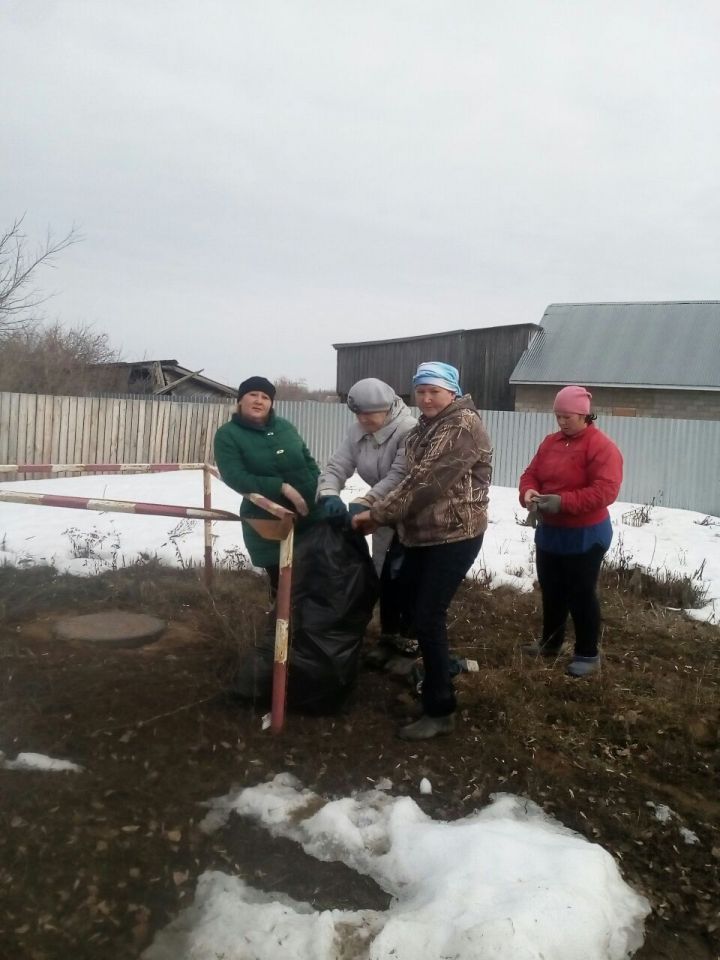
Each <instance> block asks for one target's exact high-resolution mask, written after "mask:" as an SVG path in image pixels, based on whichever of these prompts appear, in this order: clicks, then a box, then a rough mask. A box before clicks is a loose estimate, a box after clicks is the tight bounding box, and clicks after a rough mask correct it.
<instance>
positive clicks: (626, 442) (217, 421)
mask: <svg viewBox="0 0 720 960" xmlns="http://www.w3.org/2000/svg"><path fill="white" fill-rule="evenodd" d="M234 406H235V405H234V403H233V402H231V401H229V402H224V403H215V402H211V401H193V402H188V401H183V402H175V401H171V400H159V399H153V398H149V399H135V398H131V397H127V398H116V397H48V396H35V395H34V394H25V393H0V464H14V463H56V464H67V463H118V464H120V463H203V462H210V463H211V462H212V460H213V455H212V453H213V450H212V448H213V438H214V436H215V431H216V430H217V428H218V427H219V426H221V425H222V424H223V423H225V422H226V421H227V420H228V419H229V418H230V416H231V415H232V413H233V410H234ZM275 408H276V410H277V412H278V413H279V414H280V416H283V417H286V418H287V419H288V420H290V422H291V423H294V424H295V426H296V427H297V429H298V430H299V432H300V434H301V436H302V437H303V438H304V440H305V442H306V443H307V445H308V447H309V448H310V450H311V452H312V454H313V456H314V457H315V459H316V460H317V462H318V463H319V464H320V465H321V466H324V465H325V464H326V463H327V460H328V458H329V456H330V455H331V453H332V452H333V450H335V449H336V448H337V446H338V444H339V443H340V441H341V440H342V438H343V436H344V434H345V432H346V430H347V428H348V426H349V425H350V424H351V423H352V422H353V419H354V418H353V415H352V414H351V413H350V411H349V410H348V408H347V407H346V406H345V405H344V404H341V403H319V402H317V401H305V402H300V401H280V402H278V403H276V404H275ZM481 414H482V416H483V418H484V420H485V422H486V425H487V427H488V429H489V432H490V436H491V438H492V441H493V445H494V447H495V453H494V457H493V481H494V482H495V483H496V484H498V485H500V486H515V484H516V483H517V481H518V477H519V476H520V473H521V471H522V470H523V469H524V467H525V465H526V464H527V463H528V462H529V460H530V458H531V457H532V455H533V453H534V452H535V449H536V448H537V445H538V443H539V442H540V441H541V440H542V438H543V437H544V436H545V434H547V433H549V432H550V431H552V430H554V429H556V427H555V422H554V419H553V417H552V414H551V413H547V414H541V413H514V412H512V411H507V410H500V411H498V410H485V411H481ZM599 426H600V427H601V428H602V430H604V431H605V432H606V433H608V434H609V435H610V436H611V437H612V438H613V440H615V441H616V442H617V444H618V445H619V447H620V449H621V450H622V453H623V456H624V458H625V480H624V483H623V486H622V489H621V491H620V499H621V500H626V501H630V502H633V503H649V502H651V501H653V502H655V503H658V504H660V505H662V506H667V507H682V508H685V509H689V510H698V511H700V512H703V513H707V514H712V515H714V516H719V515H720V480H719V478H718V463H720V422H718V421H712V420H659V419H651V418H645V417H605V416H603V417H602V418H601V420H600V423H599ZM55 476H62V474H55ZM16 478H17V479H25V477H24V476H20V475H15V476H11V475H5V476H4V477H0V480H1V479H16Z"/></svg>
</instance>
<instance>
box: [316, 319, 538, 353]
mask: <svg viewBox="0 0 720 960" xmlns="http://www.w3.org/2000/svg"><path fill="white" fill-rule="evenodd" d="M508 327H514V328H516V329H519V328H525V329H535V330H537V329H539V326H538V324H537V323H498V324H495V325H494V326H492V327H472V328H471V329H470V330H465V329H461V330H439V331H438V332H437V333H421V334H418V335H417V336H416V335H410V336H407V337H393V338H391V339H390V340H359V341H356V342H348V343H334V344H333V347H334V348H335V349H336V350H338V349H340V348H342V347H370V346H375V345H376V344H383V343H410V342H413V343H414V342H415V341H416V340H430V339H432V338H435V337H452V336H455V335H456V334H458V333H490V332H491V331H492V330H507V329H508Z"/></svg>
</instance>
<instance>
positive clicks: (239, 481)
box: [215, 377, 320, 595]
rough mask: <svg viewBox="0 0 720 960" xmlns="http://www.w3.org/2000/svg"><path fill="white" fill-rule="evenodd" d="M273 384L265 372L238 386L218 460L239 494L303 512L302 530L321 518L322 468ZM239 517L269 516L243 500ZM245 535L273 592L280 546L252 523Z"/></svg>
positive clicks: (219, 438)
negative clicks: (279, 410)
mask: <svg viewBox="0 0 720 960" xmlns="http://www.w3.org/2000/svg"><path fill="white" fill-rule="evenodd" d="M274 399H275V387H274V386H273V384H272V383H270V381H269V380H267V379H266V378H265V377H249V378H248V379H247V380H244V381H243V382H242V383H241V384H240V387H239V389H238V405H237V411H236V412H235V413H234V414H233V415H232V418H231V419H230V420H229V421H228V422H227V423H225V424H223V426H222V427H220V429H219V430H218V431H217V433H216V434H215V462H216V463H217V466H218V470H219V471H220V476H221V477H222V479H223V481H224V482H225V483H226V484H227V485H228V486H229V487H231V488H232V489H233V490H236V491H237V492H238V493H242V494H247V493H261V494H262V495H263V496H265V497H267V498H268V499H269V500H274V501H275V503H279V504H281V505H282V506H284V507H288V508H289V509H292V510H295V511H296V512H297V513H298V514H299V515H300V517H301V520H300V521H299V523H298V525H297V527H296V529H297V530H298V531H302V529H303V528H304V527H306V526H307V525H308V524H309V523H310V522H312V521H313V520H315V519H317V517H316V516H315V513H317V509H318V508H317V507H316V506H315V489H316V487H317V482H318V477H319V476H320V468H319V467H318V465H317V464H316V463H315V461H314V460H313V458H312V455H311V453H310V451H309V450H308V448H307V447H306V446H305V443H304V442H303V439H302V437H301V436H300V434H299V433H298V432H297V430H296V429H295V427H294V426H293V425H292V424H291V423H290V422H289V421H288V420H283V419H282V417H278V416H277V415H276V414H275V411H274V410H273V401H274ZM240 516H241V517H243V518H248V517H254V518H262V519H266V520H267V519H270V520H272V519H273V517H271V516H270V514H269V513H267V512H266V511H265V510H262V509H261V508H260V507H257V506H255V504H254V503H252V502H251V501H250V500H247V499H244V500H243V502H242V506H241V507H240ZM242 527H243V537H244V539H245V546H246V547H247V549H248V552H249V554H250V559H251V560H252V563H253V565H254V566H256V567H264V568H265V570H266V572H267V574H268V576H269V577H270V586H271V592H272V594H273V595H274V594H275V592H276V591H277V583H278V574H279V563H280V556H279V552H280V547H279V544H278V543H277V541H272V540H264V539H263V538H262V537H261V536H260V535H259V534H258V533H256V532H255V531H254V530H253V529H252V527H251V526H250V525H249V524H248V523H243V525H242Z"/></svg>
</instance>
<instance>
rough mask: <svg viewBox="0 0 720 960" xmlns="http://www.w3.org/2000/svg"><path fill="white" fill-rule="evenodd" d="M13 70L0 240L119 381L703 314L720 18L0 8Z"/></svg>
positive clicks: (544, 5)
mask: <svg viewBox="0 0 720 960" xmlns="http://www.w3.org/2000/svg"><path fill="white" fill-rule="evenodd" d="M0 65H1V66H0V70H2V74H3V81H2V88H3V92H4V96H3V106H2V126H1V129H0V175H1V189H0V225H6V224H7V223H8V222H9V221H10V220H12V219H13V218H14V217H15V216H16V215H18V214H22V213H25V212H26V221H25V225H26V228H27V229H28V231H29V232H30V233H31V234H33V235H34V236H36V237H41V236H42V235H43V234H44V232H45V230H46V229H47V227H48V225H51V226H52V227H53V228H54V229H55V230H56V231H57V232H62V231H64V230H65V229H66V228H67V227H68V226H70V225H71V224H72V223H76V224H77V225H78V226H79V227H80V229H81V230H82V232H83V234H84V236H85V240H84V242H83V243H82V244H79V245H78V246H76V247H74V248H72V249H71V250H69V251H67V252H66V253H64V254H63V255H62V257H61V259H60V260H59V262H58V266H57V269H56V270H54V271H52V272H48V273H46V274H45V275H44V277H43V282H44V285H45V287H46V288H47V289H48V290H53V291H55V292H56V296H55V297H54V299H53V300H52V301H51V303H50V305H49V308H48V310H49V313H50V315H51V316H52V317H53V318H56V317H59V318H60V319H62V320H63V321H65V322H67V323H72V324H74V323H78V322H84V323H92V324H94V325H95V326H96V327H97V328H98V329H100V330H107V331H108V332H109V334H110V335H111V338H112V340H113V342H114V343H115V344H116V345H118V346H120V347H121V348H122V350H123V353H124V356H125V359H135V358H137V357H142V356H145V357H149V358H160V357H162V358H170V357H172V358H177V359H178V360H179V361H180V363H181V364H183V365H185V366H194V367H196V368H197V367H204V368H205V373H206V374H207V375H208V376H211V377H214V378H215V379H218V380H222V381H225V382H229V383H233V384H234V383H236V382H237V381H239V380H240V379H242V378H244V377H245V376H248V375H249V374H252V373H263V374H266V375H269V376H278V375H282V374H285V375H288V376H291V377H303V378H305V379H306V380H307V381H308V382H309V384H310V385H311V386H327V385H333V384H334V376H335V352H334V351H333V349H332V347H331V344H332V343H333V342H344V341H352V340H366V339H377V338H384V337H398V336H407V335H412V334H423V333H431V332H433V331H437V330H452V329H457V328H459V327H478V326H487V325H491V324H498V323H520V322H526V321H537V320H539V319H540V317H541V315H542V312H543V309H544V308H545V306H546V305H547V304H548V303H550V302H556V301H575V300H577V301H585V300H628V299H630V300H633V299H639V300H655V299H717V298H720V274H719V272H718V262H719V260H720V256H719V254H720V190H719V186H720V185H719V182H718V181H719V179H720V175H719V171H720V127H719V123H718V117H719V116H720V3H718V2H717V0H631V2H628V0H204V2H202V3H200V2H199V0H196V2H189V0H123V2H122V3H110V0H54V2H53V0H4V3H3V4H2V6H1V7H0ZM429 359H431V358H429Z"/></svg>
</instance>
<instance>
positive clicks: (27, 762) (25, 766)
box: [0, 752, 83, 773]
mask: <svg viewBox="0 0 720 960" xmlns="http://www.w3.org/2000/svg"><path fill="white" fill-rule="evenodd" d="M0 766H2V767H4V768H5V769H6V770H42V771H44V772H46V773H65V772H71V773H81V772H82V769H83V768H82V767H81V766H80V765H79V764H77V763H72V762H71V761H70V760H56V759H55V758H54V757H46V756H45V754H44V753H19V754H18V755H17V757H15V759H14V760H6V759H5V755H4V754H3V753H2V752H0Z"/></svg>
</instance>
